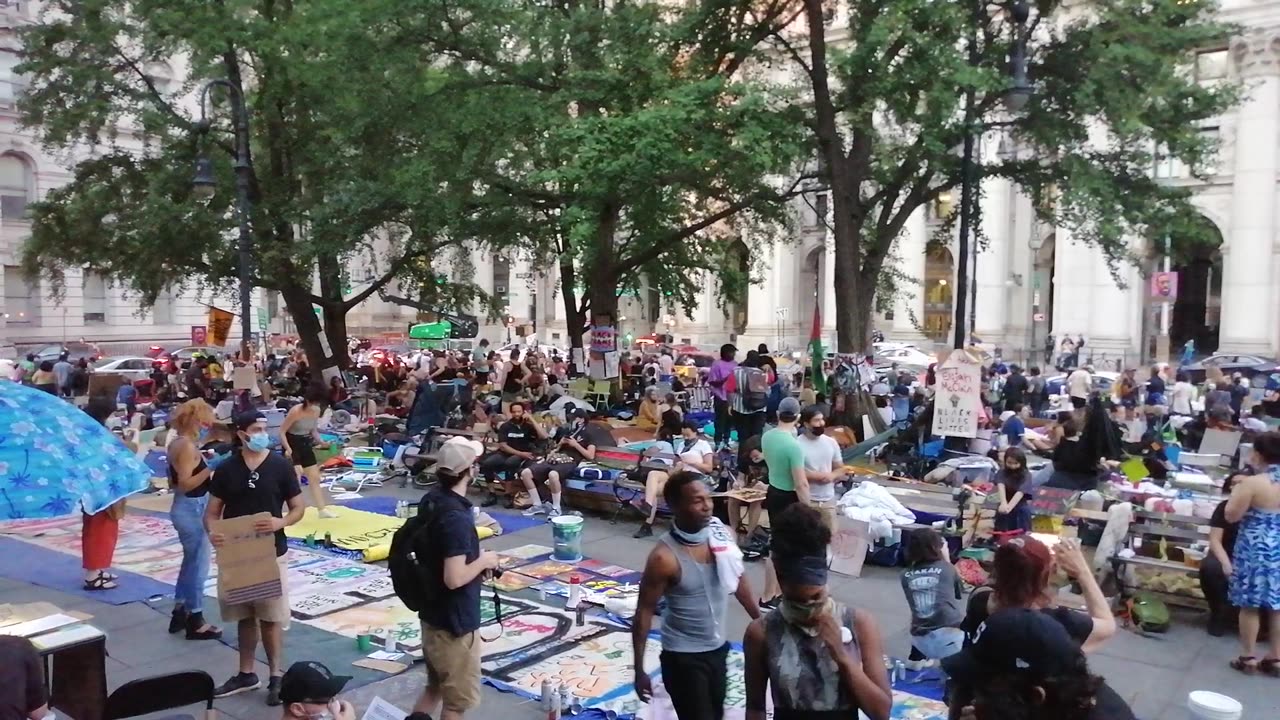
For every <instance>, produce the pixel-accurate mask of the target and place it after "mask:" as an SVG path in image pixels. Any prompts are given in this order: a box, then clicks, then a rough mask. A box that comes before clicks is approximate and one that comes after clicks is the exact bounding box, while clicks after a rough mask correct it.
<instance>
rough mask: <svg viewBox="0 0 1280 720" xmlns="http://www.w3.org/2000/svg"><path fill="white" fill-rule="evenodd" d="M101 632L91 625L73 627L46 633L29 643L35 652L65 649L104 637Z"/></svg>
mask: <svg viewBox="0 0 1280 720" xmlns="http://www.w3.org/2000/svg"><path fill="white" fill-rule="evenodd" d="M104 634H105V633H103V632H102V631H101V630H99V629H98V628H96V627H94V626H92V625H74V626H72V627H69V628H67V629H66V630H59V631H57V632H51V633H46V634H44V635H38V636H36V637H33V638H31V643H32V644H33V645H35V646H36V649H37V650H50V649H54V648H60V647H67V646H68V645H75V644H76V643H79V642H84V641H85V640H93V639H95V638H100V637H102V636H103V635H104Z"/></svg>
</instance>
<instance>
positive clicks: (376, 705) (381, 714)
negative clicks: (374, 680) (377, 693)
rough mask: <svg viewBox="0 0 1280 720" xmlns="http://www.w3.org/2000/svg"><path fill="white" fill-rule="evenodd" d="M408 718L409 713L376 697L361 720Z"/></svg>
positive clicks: (397, 719) (399, 719) (402, 719)
mask: <svg viewBox="0 0 1280 720" xmlns="http://www.w3.org/2000/svg"><path fill="white" fill-rule="evenodd" d="M408 716H409V713H407V712H405V711H403V710H401V709H400V708H398V707H396V706H395V705H392V704H391V703H389V702H387V701H386V700H383V699H382V698H380V697H375V698H374V699H373V700H372V701H371V702H370V703H369V709H368V710H365V711H364V715H362V716H360V720H404V719H405V718H406V717H408Z"/></svg>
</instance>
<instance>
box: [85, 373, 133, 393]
mask: <svg viewBox="0 0 1280 720" xmlns="http://www.w3.org/2000/svg"><path fill="white" fill-rule="evenodd" d="M126 382H128V381H127V380H125V379H124V376H123V375H117V374H115V373H93V374H92V375H90V376H89V397H98V396H100V395H105V396H107V397H109V398H111V399H112V400H114V399H115V397H116V391H117V390H119V389H120V386H121V385H124V384H125V383H126Z"/></svg>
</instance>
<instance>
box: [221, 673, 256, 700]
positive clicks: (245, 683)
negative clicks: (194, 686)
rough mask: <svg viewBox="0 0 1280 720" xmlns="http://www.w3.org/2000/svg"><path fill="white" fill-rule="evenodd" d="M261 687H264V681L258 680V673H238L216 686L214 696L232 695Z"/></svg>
mask: <svg viewBox="0 0 1280 720" xmlns="http://www.w3.org/2000/svg"><path fill="white" fill-rule="evenodd" d="M260 687H262V682H261V681H259V680H258V676H257V674H256V673H237V674H235V675H232V676H231V679H230V680H228V681H226V682H224V683H222V685H220V686H218V687H216V688H214V690H213V696H214V697H216V698H224V697H231V696H232V695H239V694H240V693H242V692H249V691H250V690H257V689H258V688H260Z"/></svg>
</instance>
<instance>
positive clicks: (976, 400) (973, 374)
mask: <svg viewBox="0 0 1280 720" xmlns="http://www.w3.org/2000/svg"><path fill="white" fill-rule="evenodd" d="M937 376H938V383H937V386H936V387H937V394H936V395H934V398H933V434H934V435H943V436H951V437H964V438H973V437H976V436H977V435H978V418H979V417H981V415H982V397H981V393H982V367H981V366H980V365H979V364H978V359H977V358H976V357H974V356H973V355H970V354H969V353H967V352H965V351H964V350H952V351H951V354H950V355H949V356H947V359H946V361H944V362H943V363H942V364H941V365H939V366H938V368H937Z"/></svg>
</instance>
